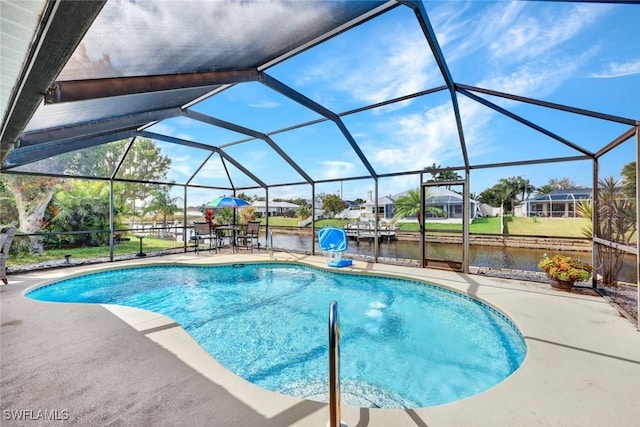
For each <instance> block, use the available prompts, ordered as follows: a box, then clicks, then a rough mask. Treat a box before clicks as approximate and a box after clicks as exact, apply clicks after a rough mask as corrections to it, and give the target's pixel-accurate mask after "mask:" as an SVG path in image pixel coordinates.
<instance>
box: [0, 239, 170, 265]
mask: <svg viewBox="0 0 640 427" xmlns="http://www.w3.org/2000/svg"><path fill="white" fill-rule="evenodd" d="M180 247H182V242H174V241H172V240H163V239H156V238H153V237H145V238H144V239H142V250H143V251H144V252H147V251H157V250H162V249H171V248H180ZM139 250H140V241H139V240H138V239H137V238H135V237H132V238H131V241H124V242H121V243H118V244H117V245H115V246H114V248H113V253H114V255H124V254H135V253H138V251H139ZM67 254H71V258H72V259H87V258H98V257H103V256H109V246H100V247H87V248H73V249H49V250H46V251H44V252H43V253H40V254H31V253H25V252H21V253H20V254H17V255H11V256H9V258H8V259H7V265H9V266H11V265H20V264H31V263H36V262H44V261H55V260H64V256H65V255H67Z"/></svg>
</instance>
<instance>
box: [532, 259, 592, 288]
mask: <svg viewBox="0 0 640 427" xmlns="http://www.w3.org/2000/svg"><path fill="white" fill-rule="evenodd" d="M538 268H540V269H541V270H543V271H544V272H545V273H546V274H547V277H549V278H550V279H551V286H552V287H554V288H557V289H562V290H567V291H568V290H570V289H571V287H572V286H573V284H574V283H575V282H577V281H581V282H584V281H587V280H589V278H591V272H592V271H593V267H592V266H591V264H587V263H586V262H582V261H580V260H578V259H573V258H571V257H568V256H564V255H554V256H552V257H549V256H548V255H547V254H544V255H543V256H542V259H541V260H540V262H539V263H538Z"/></svg>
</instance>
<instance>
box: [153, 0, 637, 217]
mask: <svg viewBox="0 0 640 427" xmlns="http://www.w3.org/2000/svg"><path fill="white" fill-rule="evenodd" d="M425 8H426V10H427V12H428V13H429V18H430V20H431V23H432V25H433V27H434V30H435V33H436V35H437V37H438V39H439V41H440V45H441V49H442V52H443V53H444V56H445V58H446V59H447V61H448V65H449V68H450V71H451V75H452V76H453V78H454V80H455V81H456V82H458V83H463V84H467V85H471V86H478V87H485V88H488V89H493V90H497V91H502V92H509V93H514V94H518V95H522V96H526V97H531V98H536V99H541V100H544V101H550V102H555V103H559V104H565V105H570V106H574V107H579V108H584V109H588V110H594V111H598V112H603V113H608V114H613V115H619V116H623V117H627V118H635V119H638V118H640V47H639V45H638V42H637V41H638V40H640V25H638V23H639V22H640V6H638V5H605V4H580V3H562V4H557V3H554V2H543V3H540V2H490V1H473V2H458V1H443V2H437V1H436V2H426V3H425ZM266 72H267V74H269V75H271V76H273V77H275V78H276V79H278V80H280V81H282V82H283V83H285V84H287V85H289V86H291V87H293V88H294V89H296V90H297V91H299V92H301V93H303V94H304V95H306V96H307V97H309V98H311V99H312V100H314V101H315V102H317V103H319V104H321V105H323V106H324V107H327V108H329V109H331V110H332V111H334V112H337V113H341V112H344V111H348V110H350V109H353V108H357V107H361V106H365V105H369V104H372V103H375V102H380V101H384V100H387V99H390V98H394V97H399V96H402V95H406V94H409V93H413V92H416V91H420V90H425V89H430V88H434V87H437V86H439V85H441V84H443V79H442V76H441V75H440V72H439V70H438V67H437V66H436V63H435V61H434V60H433V57H432V55H431V52H430V50H429V46H428V44H427V43H426V41H425V38H424V36H423V35H422V32H421V30H420V27H419V25H418V22H417V21H416V19H415V15H414V14H413V12H412V11H411V10H410V9H408V8H406V7H398V8H396V9H394V10H393V11H391V12H388V13H386V14H385V15H383V16H381V17H378V18H376V19H373V20H371V21H369V22H366V23H364V24H362V25H360V26H358V27H356V28H354V29H352V30H350V31H348V32H346V33H343V34H341V35H339V36H337V37H335V38H333V39H331V40H329V41H328V42H325V43H323V44H322V45H320V46H317V47H315V48H312V49H310V50H307V51H305V52H303V53H301V54H299V55H298V56H295V57H293V58H291V59H289V60H288V61H286V62H284V63H282V64H279V65H277V66H275V67H272V68H270V69H268V70H266ZM484 97H485V98H486V99H488V100H489V101H491V102H493V103H495V104H498V105H499V106H501V107H503V108H505V109H507V110H509V111H511V112H513V113H515V114H518V115H520V116H522V117H524V118H525V119H527V120H530V121H532V122H535V123H537V124H539V125H541V126H543V127H545V128H547V129H549V130H550V131H551V132H553V133H555V134H557V135H559V136H560V137H562V138H565V139H567V140H569V141H571V142H574V143H576V144H578V145H581V146H583V147H585V148H587V149H588V150H591V151H596V150H598V149H599V148H600V147H602V146H604V145H606V144H607V143H609V142H610V141H611V140H613V139H615V138H616V137H618V136H619V135H620V134H622V133H623V132H624V131H626V130H627V129H628V127H629V126H627V125H621V124H617V123H611V122H607V121H603V120H599V119H594V118H585V117H582V116H577V115H575V114H570V113H566V112H561V111H554V110H549V109H545V108H542V107H536V106H531V105H526V104H521V103H517V102H515V101H506V100H503V99H500V98H494V97H490V96H484ZM458 102H459V105H460V111H461V116H462V121H463V126H464V135H465V140H466V141H465V142H466V145H467V148H468V151H469V160H470V162H471V164H472V165H482V164H489V163H496V162H508V161H516V160H533V159H541V158H550V157H561V156H575V155H579V154H580V153H578V152H577V151H575V150H573V149H572V148H569V147H567V146H565V145H563V144H561V143H560V142H558V141H556V140H553V139H551V138H550V137H548V136H546V135H543V134H541V133H539V132H536V131H534V130H532V129H530V128H528V127H526V126H524V125H522V124H520V123H518V122H516V121H514V120H512V119H509V118H507V117H505V116H502V115H500V114H498V113H496V112H494V111H493V110H491V109H489V108H487V107H485V106H483V105H481V104H479V103H477V102H475V101H473V100H471V99H469V98H467V97H465V96H464V95H460V94H459V95H458ZM193 109H194V110H196V111H200V112H203V113H206V114H209V115H211V116H213V117H217V118H220V119H224V120H228V121H232V122H236V123H238V124H241V125H243V126H246V127H249V128H252V129H255V130H258V131H260V132H264V133H269V132H272V131H275V130H278V129H281V128H284V127H287V126H292V125H295V124H297V123H301V122H305V121H309V120H315V119H317V118H319V116H318V115H317V114H316V113H314V112H311V111H309V110H307V109H305V108H303V107H301V106H299V105H297V104H295V103H294V102H292V101H290V100H288V99H287V98H285V97H283V96H281V95H279V94H277V93H275V92H273V91H271V90H269V89H268V88H266V87H265V86H262V85H260V84H259V83H247V84H242V85H236V86H234V87H233V88H231V89H229V90H226V91H224V92H222V93H220V94H218V95H216V96H214V97H212V98H210V99H207V100H205V101H203V102H201V103H200V104H197V105H195V106H194V107H193ZM343 120H344V123H345V124H346V126H347V127H348V128H349V130H350V132H351V134H352V135H353V137H354V139H355V140H356V141H357V143H358V144H359V146H360V147H361V149H362V151H363V152H364V154H365V155H366V156H367V158H368V159H369V161H370V162H371V164H372V166H373V168H374V169H375V170H376V172H378V173H382V174H384V173H392V172H399V171H404V170H419V169H422V168H424V167H426V166H430V165H432V164H433V163H436V164H439V165H442V166H462V165H463V160H462V155H461V150H460V143H459V139H458V133H457V129H456V125H455V121H454V119H453V113H452V109H451V101H450V96H449V93H448V92H447V91H443V92H438V93H435V94H431V95H427V96H423V97H420V98H417V99H413V100H410V101H404V102H401V103H396V104H392V105H389V106H386V107H382V108H379V109H376V110H371V111H367V112H362V113H358V114H353V115H349V116H345V117H343ZM150 130H152V131H154V132H158V133H166V134H169V135H172V136H178V137H182V138H185V139H189V140H196V141H202V142H206V143H210V144H213V145H217V146H224V144H226V143H230V142H234V141H239V140H242V139H244V138H245V137H244V136H243V135H239V134H236V133H233V132H229V131H224V130H220V129H216V128H213V127H211V126H208V125H204V124H198V123H197V122H194V121H192V120H188V119H185V118H177V119H171V120H166V121H163V122H161V123H159V124H158V125H156V126H154V127H152V128H151V129H150ZM272 138H273V140H274V141H275V142H276V143H277V144H278V145H279V146H280V147H282V148H283V149H284V150H285V151H286V152H287V153H288V154H289V156H290V157H291V158H292V159H293V160H294V161H295V162H296V163H298V164H299V165H300V166H301V167H302V168H303V169H305V171H306V172H307V173H308V174H309V175H310V176H311V177H312V178H313V179H318V180H321V179H331V178H337V177H353V176H361V175H367V174H368V173H367V170H366V168H365V167H364V165H363V164H362V162H361V161H360V160H359V158H358V156H357V155H356V153H355V152H354V150H352V149H351V147H350V146H349V144H348V142H347V141H346V139H345V138H344V137H343V136H342V134H341V133H340V131H339V130H338V128H337V127H336V126H335V125H333V123H331V122H323V123H319V124H316V125H313V126H309V127H305V128H301V129H297V130H295V131H290V132H286V133H280V134H275V135H273V136H272ZM162 147H163V148H164V149H166V152H167V153H169V154H170V155H171V157H172V159H173V170H172V172H171V174H170V178H173V179H175V180H176V181H178V182H184V180H185V179H186V178H185V177H188V176H190V174H192V173H193V172H194V168H195V166H194V165H197V164H198V162H194V159H198V158H202V159H204V153H201V152H197V150H192V149H188V148H176V147H175V146H171V144H162ZM226 150H227V151H228V152H229V153H230V154H231V155H233V156H235V157H236V158H237V159H238V160H240V161H241V162H242V163H243V165H244V166H245V167H247V168H248V169H250V170H252V171H253V172H254V173H255V174H256V175H257V176H258V177H259V178H261V179H263V180H264V181H265V182H268V183H270V184H274V183H275V184H278V183H284V182H291V181H295V182H299V181H303V179H302V178H301V177H300V176H299V175H298V174H297V173H296V172H295V171H294V170H293V169H292V168H291V167H290V166H289V165H288V164H286V163H285V162H284V161H282V160H281V159H280V158H279V157H278V156H277V154H276V153H275V152H274V151H273V150H272V149H271V148H270V147H269V146H268V145H267V144H266V143H264V142H263V141H253V142H251V143H246V144H240V145H236V146H231V147H228V148H227V149H226ZM634 159H635V142H634V141H633V140H631V141H628V142H627V143H625V144H624V145H623V146H621V147H619V148H617V149H616V150H614V151H612V152H611V153H609V154H608V155H607V156H606V157H605V158H603V159H602V160H601V162H600V170H601V173H600V176H609V175H613V176H616V177H619V172H620V169H621V168H622V166H623V165H624V164H625V163H628V162H630V161H632V160H634ZM231 169H232V170H231V173H232V176H233V177H234V182H235V183H236V184H237V185H240V186H242V185H251V184H252V181H251V180H250V179H248V178H247V177H246V176H244V174H242V173H241V172H240V171H238V170H235V168H233V167H232V168H231ZM591 170H592V166H591V162H585V161H583V162H570V163H552V164H549V165H533V166H525V167H504V168H497V169H490V170H489V169H478V170H472V171H471V175H470V179H471V191H472V192H475V193H480V192H481V191H483V190H484V189H486V188H488V187H491V186H492V185H493V184H495V183H496V182H497V181H498V180H499V179H500V178H503V177H509V176H516V175H521V176H524V177H525V178H528V179H529V180H530V181H531V182H532V184H533V185H536V186H540V185H543V184H545V183H546V182H547V181H548V180H549V179H550V178H562V177H569V178H571V179H572V180H574V181H575V182H577V183H579V184H582V185H586V186H590V185H591ZM223 181H224V174H223V171H222V169H221V163H220V162H219V159H218V158H217V156H214V157H212V159H211V160H210V162H209V163H208V164H207V165H206V166H205V167H204V168H203V170H202V172H201V174H199V175H198V177H197V178H196V179H195V180H194V183H199V184H209V185H222V184H223ZM418 182H419V181H418V177H417V176H403V177H395V178H386V179H381V180H380V182H379V191H380V194H381V195H387V194H395V193H398V192H401V191H404V190H407V189H410V188H415V187H417V185H418ZM373 189H374V184H373V181H372V180H359V181H345V182H343V183H342V184H341V183H330V184H321V185H318V186H317V189H316V191H317V192H326V193H337V192H339V191H342V192H343V198H345V199H354V198H358V197H361V198H365V197H366V194H367V191H368V190H373ZM213 193H215V192H212V191H210V190H209V191H200V190H193V191H191V192H190V193H189V198H190V200H189V204H198V203H199V202H204V201H206V200H207V199H212V198H214V197H215V196H217V194H213ZM221 193H223V192H221ZM247 193H249V194H258V195H263V194H262V191H261V190H256V191H247ZM273 197H305V198H309V197H310V187H308V186H295V187H278V188H273V189H272V190H270V198H273ZM191 199H192V200H191Z"/></svg>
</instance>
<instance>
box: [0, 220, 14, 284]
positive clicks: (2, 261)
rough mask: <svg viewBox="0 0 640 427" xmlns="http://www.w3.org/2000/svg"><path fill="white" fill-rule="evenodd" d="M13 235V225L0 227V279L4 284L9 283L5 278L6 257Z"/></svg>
mask: <svg viewBox="0 0 640 427" xmlns="http://www.w3.org/2000/svg"><path fill="white" fill-rule="evenodd" d="M15 235H16V228H15V227H3V228H1V229H0V280H2V283H4V284H5V285H8V284H9V280H8V279H7V258H9V248H10V247H11V242H12V241H13V237H14V236H15Z"/></svg>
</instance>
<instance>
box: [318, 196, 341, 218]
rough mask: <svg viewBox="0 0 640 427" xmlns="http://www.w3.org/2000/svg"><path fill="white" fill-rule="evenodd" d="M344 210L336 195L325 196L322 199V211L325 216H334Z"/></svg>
mask: <svg viewBox="0 0 640 427" xmlns="http://www.w3.org/2000/svg"><path fill="white" fill-rule="evenodd" d="M344 208H345V203H344V201H343V200H342V199H341V198H340V197H339V196H338V195H337V194H327V195H325V196H324V198H323V199H322V209H323V211H324V214H325V215H331V216H335V215H336V214H337V213H339V212H342V211H343V210H344Z"/></svg>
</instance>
